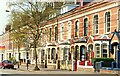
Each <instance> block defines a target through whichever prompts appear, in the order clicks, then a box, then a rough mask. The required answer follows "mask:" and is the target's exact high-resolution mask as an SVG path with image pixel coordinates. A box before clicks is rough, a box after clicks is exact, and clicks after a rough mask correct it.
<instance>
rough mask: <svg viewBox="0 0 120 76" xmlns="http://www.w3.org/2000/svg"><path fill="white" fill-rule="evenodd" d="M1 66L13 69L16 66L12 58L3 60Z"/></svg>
mask: <svg viewBox="0 0 120 76" xmlns="http://www.w3.org/2000/svg"><path fill="white" fill-rule="evenodd" d="M0 68H3V69H5V68H9V69H10V68H11V69H13V68H14V64H13V62H11V61H10V60H3V61H2V62H0Z"/></svg>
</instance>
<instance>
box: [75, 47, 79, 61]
mask: <svg viewBox="0 0 120 76" xmlns="http://www.w3.org/2000/svg"><path fill="white" fill-rule="evenodd" d="M78 51H79V46H78V45H76V46H75V52H74V59H77V58H78Z"/></svg>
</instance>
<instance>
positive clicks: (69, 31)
mask: <svg viewBox="0 0 120 76" xmlns="http://www.w3.org/2000/svg"><path fill="white" fill-rule="evenodd" d="M70 38H71V22H68V39H70Z"/></svg>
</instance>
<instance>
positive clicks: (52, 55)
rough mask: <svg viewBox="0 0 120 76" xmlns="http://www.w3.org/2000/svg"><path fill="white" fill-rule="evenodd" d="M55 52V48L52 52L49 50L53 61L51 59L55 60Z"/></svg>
mask: <svg viewBox="0 0 120 76" xmlns="http://www.w3.org/2000/svg"><path fill="white" fill-rule="evenodd" d="M55 56H56V51H55V48H52V50H51V59H52V60H53V59H55V58H56V57H55Z"/></svg>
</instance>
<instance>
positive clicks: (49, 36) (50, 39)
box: [49, 28, 52, 41]
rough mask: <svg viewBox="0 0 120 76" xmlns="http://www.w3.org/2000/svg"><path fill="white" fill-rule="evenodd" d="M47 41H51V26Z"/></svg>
mask: <svg viewBox="0 0 120 76" xmlns="http://www.w3.org/2000/svg"><path fill="white" fill-rule="evenodd" d="M49 35H50V36H49V41H51V37H52V28H50V32H49Z"/></svg>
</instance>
